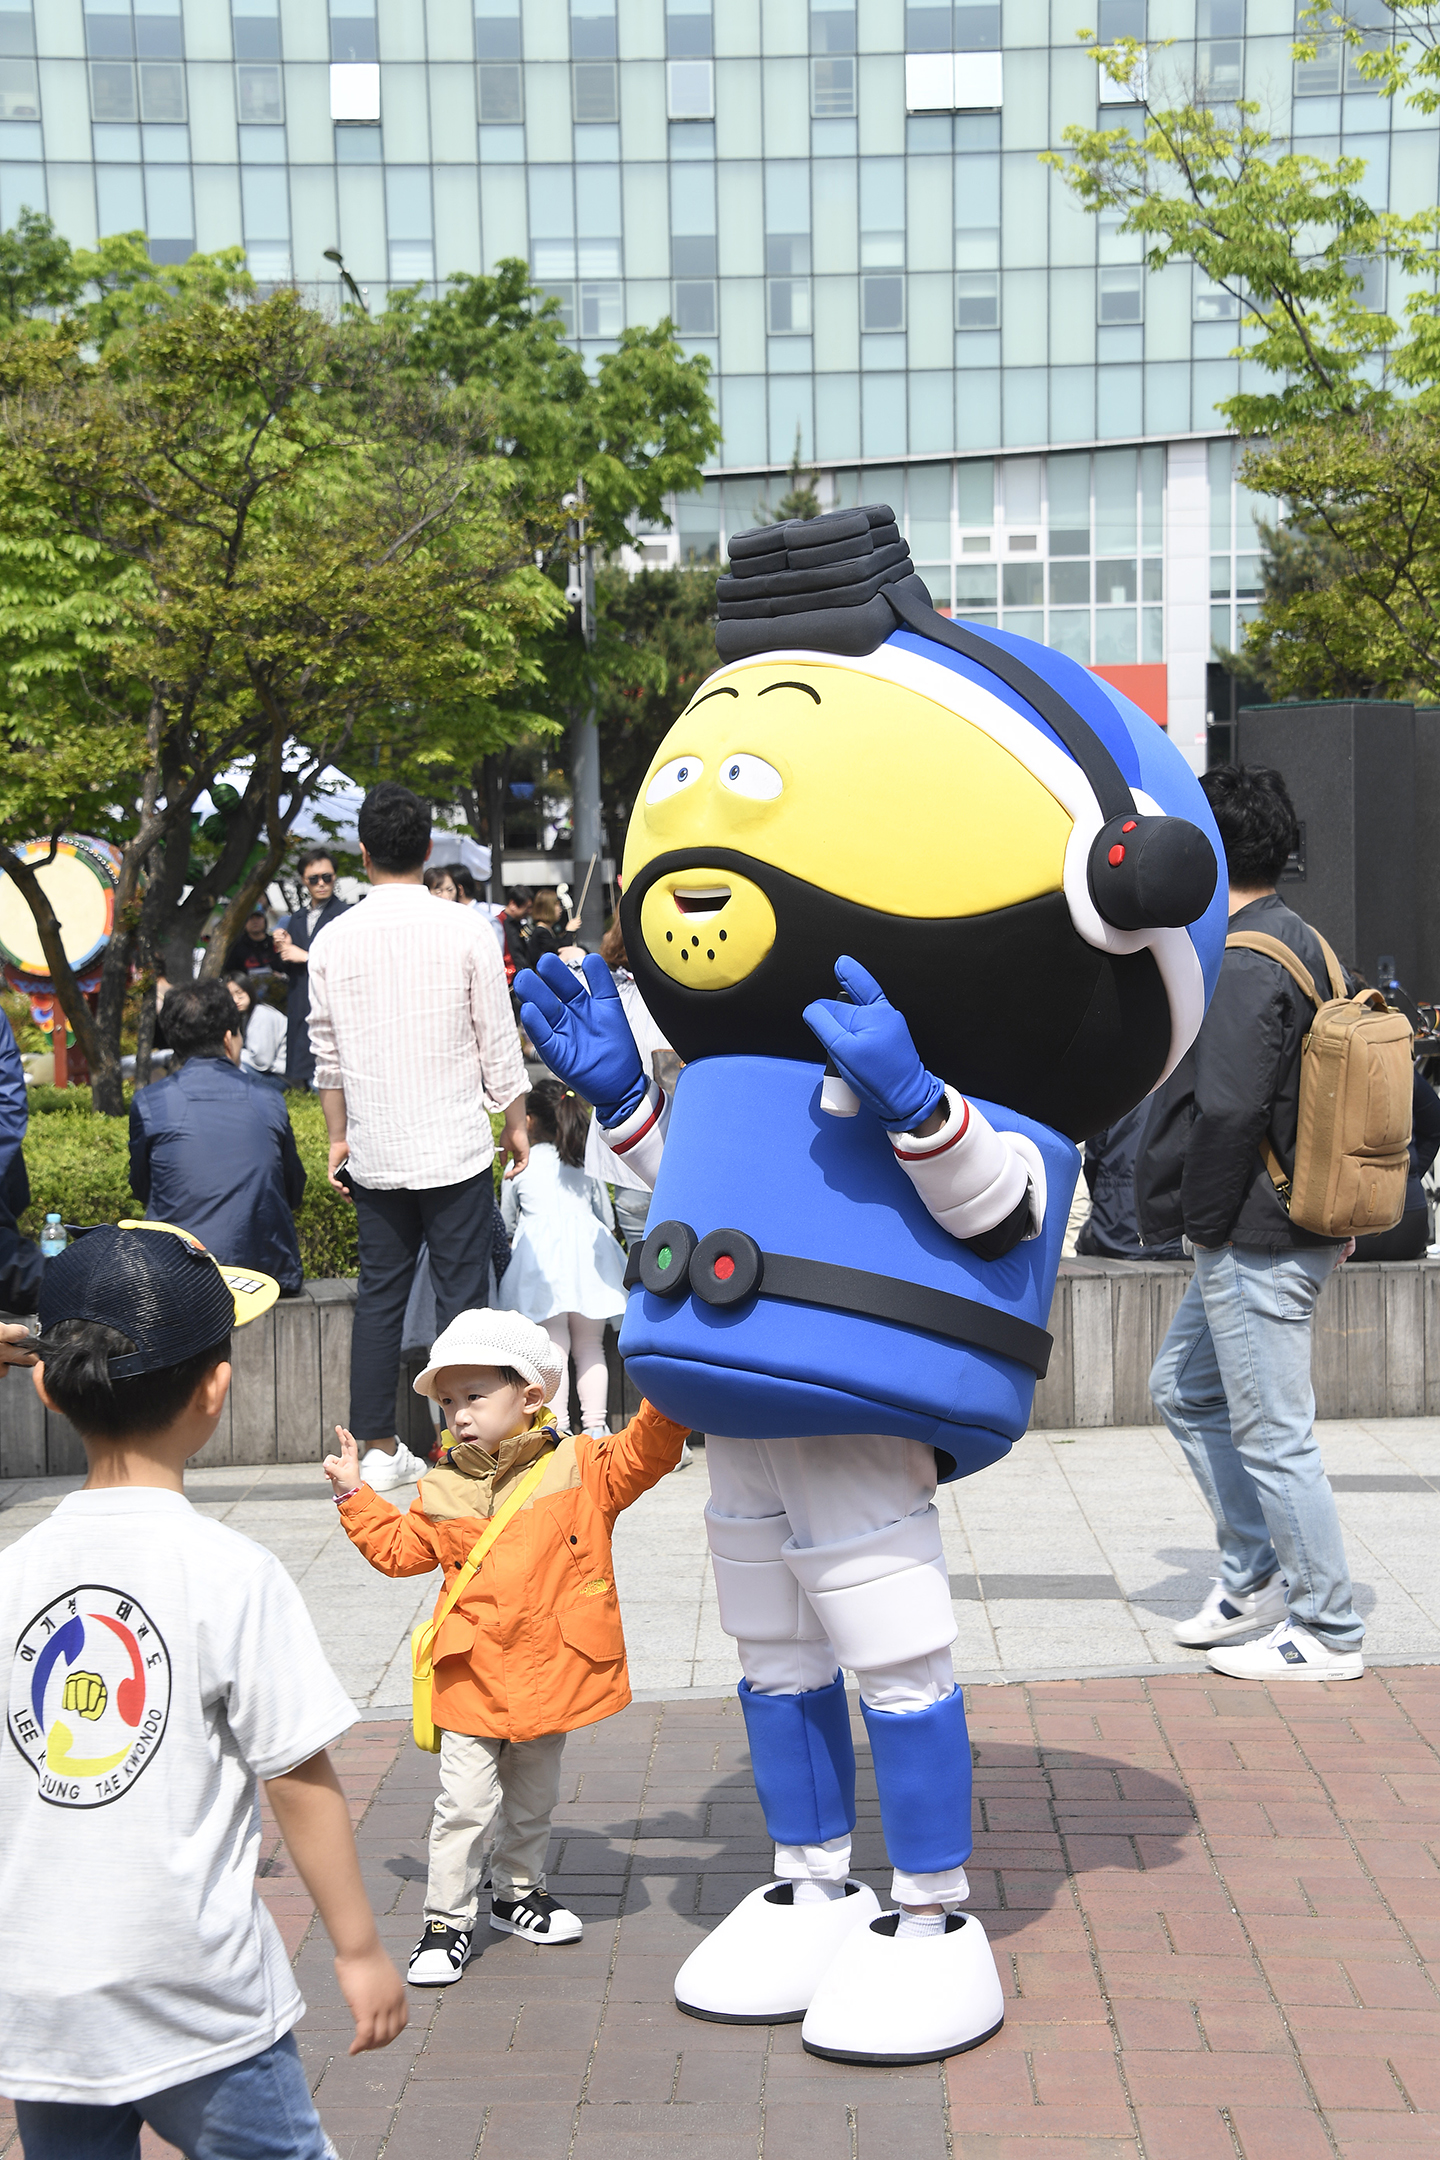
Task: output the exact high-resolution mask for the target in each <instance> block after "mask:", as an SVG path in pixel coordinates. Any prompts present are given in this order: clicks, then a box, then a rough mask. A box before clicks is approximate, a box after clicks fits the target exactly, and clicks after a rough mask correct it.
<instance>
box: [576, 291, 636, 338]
mask: <svg viewBox="0 0 1440 2160" xmlns="http://www.w3.org/2000/svg"><path fill="white" fill-rule="evenodd" d="M620 292H621V288H620V285H619V282H618V280H617V281H616V282H615V283H613V284H612V283H609V282H606V283H604V284H598V283H597V284H583V285H582V286H581V287H580V335H581V337H582V338H617V337H619V335H620V332H621V330H622V329H623V327H624V323H625V310H624V308H623V306H622V305H621V300H620Z"/></svg>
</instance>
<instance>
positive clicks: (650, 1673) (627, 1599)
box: [0, 1418, 1440, 1715]
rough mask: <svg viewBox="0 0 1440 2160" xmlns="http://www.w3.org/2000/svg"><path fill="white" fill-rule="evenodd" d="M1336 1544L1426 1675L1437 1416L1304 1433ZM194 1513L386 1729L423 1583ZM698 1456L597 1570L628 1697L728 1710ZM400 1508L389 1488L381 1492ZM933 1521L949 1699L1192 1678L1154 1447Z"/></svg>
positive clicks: (965, 1490)
mask: <svg viewBox="0 0 1440 2160" xmlns="http://www.w3.org/2000/svg"><path fill="white" fill-rule="evenodd" d="M1317 1430H1318V1432H1319V1436H1320V1442H1321V1447H1322V1449H1323V1451H1324V1455H1325V1460H1326V1463H1327V1465H1328V1467H1329V1469H1330V1473H1331V1479H1332V1482H1333V1484H1334V1486H1335V1488H1336V1498H1337V1501H1338V1504H1339V1508H1340V1516H1341V1520H1342V1522H1343V1524H1344V1526H1345V1538H1346V1544H1347V1547H1348V1549H1349V1553H1350V1559H1351V1566H1352V1568H1353V1571H1354V1575H1355V1582H1356V1601H1357V1603H1358V1605H1359V1608H1360V1611H1361V1612H1362V1613H1363V1614H1364V1616H1365V1619H1366V1623H1367V1627H1368V1629H1369V1635H1368V1639H1367V1642H1366V1652H1367V1655H1368V1657H1369V1658H1370V1659H1371V1660H1372V1661H1374V1662H1392V1661H1401V1660H1406V1659H1412V1660H1413V1659H1420V1660H1424V1661H1428V1662H1433V1663H1436V1664H1440V1570H1437V1568H1436V1565H1435V1556H1436V1554H1437V1552H1440V1418H1377V1419H1375V1420H1373V1421H1370V1422H1363V1423H1362V1422H1335V1423H1331V1424H1326V1425H1321V1426H1319V1427H1318V1428H1317ZM77 1482H78V1481H77V1480H75V1479H61V1478H46V1479H35V1480H29V1481H23V1482H21V1481H17V1482H16V1483H14V1484H0V1545H4V1544H7V1543H8V1542H9V1541H10V1539H11V1538H13V1537H18V1536H19V1535H20V1533H21V1532H22V1531H23V1530H24V1529H26V1528H28V1526H29V1525H30V1523H32V1522H34V1521H37V1520H38V1519H39V1518H40V1517H41V1516H42V1515H44V1514H46V1513H48V1511H49V1509H50V1508H51V1507H53V1506H54V1504H55V1502H56V1500H57V1499H58V1498H59V1496H60V1494H61V1493H62V1492H65V1491H68V1490H70V1488H71V1487H72V1486H73V1485H74V1484H75V1483H77ZM186 1490H187V1492H188V1493H189V1494H190V1496H191V1498H192V1499H193V1500H194V1501H195V1503H196V1504H197V1506H199V1507H201V1508H203V1509H204V1511H205V1513H206V1514H209V1515H217V1516H221V1517H223V1518H224V1520H225V1521H227V1522H230V1523H233V1524H234V1525H235V1527H236V1528H237V1529H239V1530H243V1531H245V1532H246V1533H247V1535H249V1536H250V1537H253V1538H257V1539H259V1541H260V1542H261V1543H262V1544H264V1545H268V1546H269V1547H270V1548H271V1550H272V1551H274V1552H276V1553H278V1555H279V1556H280V1558H281V1559H282V1560H283V1561H284V1562H285V1565H286V1566H287V1567H288V1568H289V1570H290V1572H291V1574H292V1575H293V1576H294V1577H295V1580H296V1581H297V1582H298V1584H299V1585H300V1588H301V1591H302V1592H303V1594H304V1596H305V1599H306V1602H307V1604H308V1605H309V1608H310V1611H311V1614H312V1615H313V1617H314V1620H315V1623H316V1625H317V1627H318V1628H319V1631H320V1637H321V1640H322V1642H323V1643H324V1645H325V1648H326V1650H327V1652H328V1654H329V1656H330V1658H331V1661H332V1662H333V1664H334V1666H335V1668H336V1671H337V1672H338V1673H339V1674H340V1677H341V1679H342V1680H343V1681H344V1683H345V1685H346V1687H347V1688H348V1689H349V1690H350V1693H351V1694H352V1696H353V1697H354V1699H355V1701H356V1702H357V1703H358V1704H359V1705H360V1706H361V1707H362V1708H363V1709H365V1710H368V1711H370V1712H372V1713H375V1714H385V1713H389V1714H392V1715H400V1714H402V1713H404V1712H405V1711H406V1709H407V1706H408V1704H409V1699H410V1677H409V1641H410V1629H411V1628H412V1627H413V1626H414V1624H415V1622H416V1620H417V1619H419V1618H421V1617H423V1616H425V1615H426V1614H428V1613H429V1611H430V1610H431V1608H432V1606H433V1603H434V1596H435V1585H434V1581H433V1579H432V1578H429V1577H422V1578H416V1577H411V1578H410V1580H409V1581H407V1582H391V1581H389V1580H387V1579H386V1577H384V1576H383V1575H377V1574H376V1573H375V1571H374V1569H373V1568H371V1567H369V1566H368V1565H367V1563H366V1562H365V1561H364V1560H362V1559H361V1557H360V1555H359V1554H358V1553H357V1552H356V1551H355V1549H354V1547H353V1546H352V1545H351V1544H350V1542H349V1540H348V1538H347V1537H346V1536H345V1533H344V1531H343V1530H342V1528H341V1526H340V1522H339V1519H338V1517H337V1515H336V1512H335V1509H334V1507H333V1505H332V1504H331V1500H330V1491H329V1487H328V1486H327V1485H326V1484H325V1481H324V1479H323V1477H322V1476H321V1474H320V1471H319V1469H318V1467H315V1468H312V1467H310V1466H308V1465H306V1464H277V1465H273V1466H271V1467H269V1468H266V1469H241V1468H238V1467H228V1468H223V1469H222V1468H214V1469H209V1470H197V1471H195V1472H192V1474H191V1476H190V1478H189V1479H188V1481H187V1485H186ZM708 1491H709V1488H708V1479H707V1475H706V1470H705V1455H704V1450H703V1449H699V1450H697V1451H696V1460H695V1463H694V1466H693V1467H692V1468H691V1469H689V1470H682V1471H679V1472H676V1473H675V1474H674V1475H672V1476H670V1477H667V1478H664V1479H662V1481H661V1483H660V1484H659V1485H658V1486H656V1488H655V1489H654V1490H653V1491H652V1492H649V1493H646V1494H645V1496H644V1497H643V1499H641V1500H640V1501H639V1503H638V1504H637V1505H636V1506H635V1507H633V1508H631V1509H629V1510H628V1511H627V1513H626V1514H624V1515H622V1516H621V1518H620V1521H619V1523H618V1525H617V1527H616V1535H615V1573H616V1581H617V1584H618V1586H619V1590H620V1602H621V1609H622V1611H623V1613H624V1616H625V1634H626V1640H627V1642H628V1644H629V1649H630V1673H631V1682H632V1685H633V1686H634V1688H635V1690H636V1692H637V1694H639V1695H646V1696H654V1697H657V1698H663V1699H666V1700H675V1699H676V1698H678V1697H681V1696H684V1695H695V1694H701V1695H728V1694H730V1693H731V1692H732V1691H733V1689H734V1687H735V1683H736V1681H737V1679H738V1678H739V1668H738V1666H737V1664H736V1661H735V1653H734V1649H733V1646H732V1645H731V1643H730V1640H729V1638H728V1637H727V1636H725V1635H723V1634H722V1633H721V1631H720V1623H719V1617H718V1614H717V1612H716V1607H715V1586H714V1581H713V1579H712V1576H711V1573H710V1565H709V1560H708V1558H707V1555H706V1550H705V1525H704V1519H703V1517H704V1507H705V1501H706V1499H707V1498H708ZM397 1497H398V1499H399V1500H400V1502H401V1504H402V1505H404V1506H408V1505H409V1502H410V1499H411V1497H412V1495H411V1492H410V1490H409V1489H408V1488H407V1489H406V1490H404V1491H403V1492H401V1493H400V1494H399V1495H397ZM939 1507H940V1521H941V1528H942V1531H943V1534H944V1539H945V1549H946V1553H947V1555H948V1559H949V1566H950V1575H951V1589H952V1592H953V1594H954V1597H955V1617H956V1620H957V1622H958V1624H959V1629H960V1633H959V1638H958V1640H957V1642H956V1644H955V1669H956V1671H957V1673H958V1674H959V1675H960V1677H961V1678H962V1679H964V1680H966V1681H977V1682H978V1681H1000V1680H1033V1679H1071V1678H1082V1677H1100V1676H1104V1675H1115V1674H1123V1673H1152V1672H1156V1671H1162V1670H1165V1669H1170V1670H1176V1669H1179V1670H1189V1671H1196V1670H1199V1669H1200V1668H1201V1667H1202V1666H1203V1664H1204V1660H1203V1658H1202V1657H1201V1656H1200V1655H1199V1654H1198V1653H1197V1652H1195V1651H1187V1650H1181V1649H1179V1648H1178V1646H1177V1645H1176V1644H1175V1642H1174V1641H1173V1640H1172V1639H1171V1633H1170V1629H1171V1625H1172V1623H1173V1621H1174V1620H1175V1619H1176V1618H1178V1617H1179V1615H1180V1614H1182V1613H1186V1612H1193V1611H1195V1610H1196V1608H1197V1607H1198V1606H1199V1604H1200V1602H1201V1600H1202V1599H1203V1597H1204V1595H1205V1592H1206V1590H1207V1589H1208V1587H1209V1582H1210V1577H1211V1575H1212V1574H1213V1572H1214V1569H1215V1547H1214V1533H1213V1530H1212V1527H1211V1523H1210V1517H1209V1515H1208V1513H1207V1512H1206V1509H1205V1505H1204V1502H1203V1501H1202V1500H1201V1498H1200V1493H1199V1489H1198V1487H1197V1486H1196V1484H1195V1481H1194V1479H1193V1478H1192V1477H1191V1475H1190V1472H1189V1470H1188V1469H1187V1467H1186V1465H1185V1462H1184V1459H1183V1457H1182V1456H1181V1454H1180V1450H1179V1448H1178V1447H1177V1446H1176V1444H1175V1442H1174V1441H1173V1440H1172V1439H1171V1438H1170V1436H1169V1434H1168V1433H1167V1432H1165V1431H1164V1430H1163V1429H1162V1428H1160V1427H1156V1426H1136V1427H1131V1428H1118V1429H1106V1430H1090V1431H1076V1432H1070V1433H1060V1432H1038V1433H1029V1434H1027V1435H1026V1437H1025V1438H1024V1439H1023V1440H1021V1441H1020V1442H1019V1443H1018V1445H1017V1446H1016V1447H1015V1448H1014V1449H1013V1450H1012V1451H1011V1453H1010V1454H1009V1455H1008V1456H1007V1457H1006V1458H1005V1460H1004V1461H1003V1462H1000V1463H996V1464H995V1465H994V1466H993V1468H991V1469H989V1470H986V1471H984V1472H983V1473H982V1474H981V1475H980V1476H978V1477H973V1478H964V1479H961V1480H960V1481H959V1482H958V1483H956V1484H954V1485H946V1486H942V1487H941V1490H940V1494H939Z"/></svg>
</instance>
